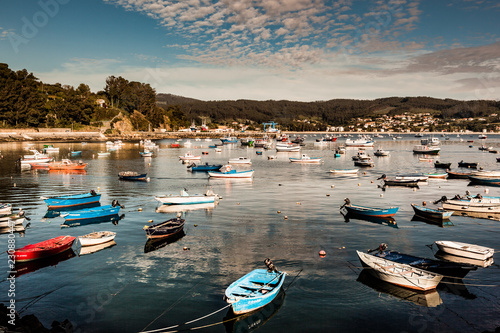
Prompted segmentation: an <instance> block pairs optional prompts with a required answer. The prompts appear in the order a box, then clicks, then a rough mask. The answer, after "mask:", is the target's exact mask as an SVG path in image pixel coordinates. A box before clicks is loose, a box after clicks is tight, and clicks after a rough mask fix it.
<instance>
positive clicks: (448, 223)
mask: <svg viewBox="0 0 500 333" xmlns="http://www.w3.org/2000/svg"><path fill="white" fill-rule="evenodd" d="M411 220H412V221H419V222H424V223H427V224H432V225H437V226H438V227H441V228H445V227H453V226H454V224H453V223H452V222H451V221H450V220H446V221H443V220H438V219H431V218H425V217H422V216H418V215H416V214H415V215H413V217H412V218H411Z"/></svg>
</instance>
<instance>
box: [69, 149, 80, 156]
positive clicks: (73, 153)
mask: <svg viewBox="0 0 500 333" xmlns="http://www.w3.org/2000/svg"><path fill="white" fill-rule="evenodd" d="M71 156H82V151H81V150H77V151H72V152H71Z"/></svg>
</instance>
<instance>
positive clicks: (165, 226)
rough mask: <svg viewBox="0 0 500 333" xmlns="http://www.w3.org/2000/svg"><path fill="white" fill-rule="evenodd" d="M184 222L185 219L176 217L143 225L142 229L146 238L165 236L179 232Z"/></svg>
mask: <svg viewBox="0 0 500 333" xmlns="http://www.w3.org/2000/svg"><path fill="white" fill-rule="evenodd" d="M184 224H185V220H184V219H181V218H179V217H177V218H173V219H170V220H167V221H164V222H161V223H158V224H153V225H145V226H144V227H143V230H144V231H145V232H146V237H147V238H167V237H173V236H175V235H177V234H179V233H181V232H182V231H183V229H184Z"/></svg>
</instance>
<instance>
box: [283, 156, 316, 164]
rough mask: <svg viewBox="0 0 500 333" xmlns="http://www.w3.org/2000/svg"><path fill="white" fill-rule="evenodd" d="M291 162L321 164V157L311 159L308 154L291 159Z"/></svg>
mask: <svg viewBox="0 0 500 333" xmlns="http://www.w3.org/2000/svg"><path fill="white" fill-rule="evenodd" d="M289 159H290V162H294V163H321V157H310V156H308V155H307V154H302V156H301V157H299V158H297V157H290V158H289Z"/></svg>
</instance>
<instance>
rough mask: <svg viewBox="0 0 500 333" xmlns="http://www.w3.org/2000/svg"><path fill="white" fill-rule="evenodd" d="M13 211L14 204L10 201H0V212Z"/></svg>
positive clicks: (7, 212) (8, 212)
mask: <svg viewBox="0 0 500 333" xmlns="http://www.w3.org/2000/svg"><path fill="white" fill-rule="evenodd" d="M11 212H12V205H11V204H9V203H0V214H2V215H3V214H10V213H11Z"/></svg>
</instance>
